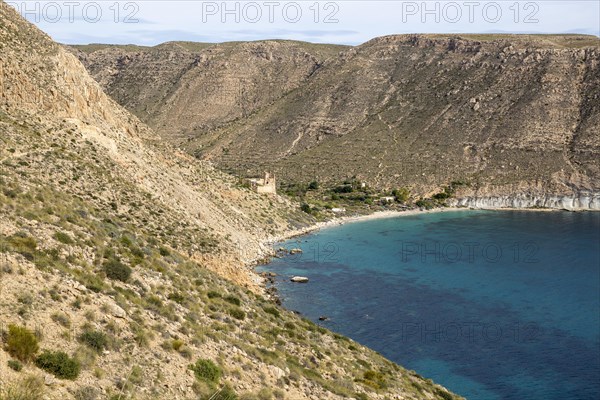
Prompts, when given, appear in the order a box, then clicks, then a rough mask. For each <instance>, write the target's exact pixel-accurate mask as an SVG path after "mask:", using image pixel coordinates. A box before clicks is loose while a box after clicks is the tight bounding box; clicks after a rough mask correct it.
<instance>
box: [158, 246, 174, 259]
mask: <svg viewBox="0 0 600 400" xmlns="http://www.w3.org/2000/svg"><path fill="white" fill-rule="evenodd" d="M158 253H159V254H160V255H161V256H163V257H168V256H170V255H171V252H170V251H169V249H167V248H166V247H160V248H159V249H158Z"/></svg>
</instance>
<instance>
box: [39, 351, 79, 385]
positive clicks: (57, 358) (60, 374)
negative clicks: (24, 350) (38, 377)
mask: <svg viewBox="0 0 600 400" xmlns="http://www.w3.org/2000/svg"><path fill="white" fill-rule="evenodd" d="M35 365H37V366H38V368H41V369H43V370H44V371H46V372H49V373H51V374H52V375H54V376H56V377H57V378H60V379H72V380H73V379H76V378H77V377H78V376H79V370H80V366H79V363H78V362H77V361H76V360H74V359H72V358H71V357H69V356H68V355H67V353H64V352H62V351H56V352H51V351H47V350H46V351H44V352H43V353H42V354H40V355H39V356H38V358H36V360H35Z"/></svg>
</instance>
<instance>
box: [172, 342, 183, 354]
mask: <svg viewBox="0 0 600 400" xmlns="http://www.w3.org/2000/svg"><path fill="white" fill-rule="evenodd" d="M183 345H184V343H183V340H179V339H175V340H173V342H171V347H173V350H175V351H179V350H181V348H182V347H183Z"/></svg>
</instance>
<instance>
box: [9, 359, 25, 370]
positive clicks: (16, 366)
mask: <svg viewBox="0 0 600 400" xmlns="http://www.w3.org/2000/svg"><path fill="white" fill-rule="evenodd" d="M6 364H7V365H8V367H9V368H10V369H12V370H13V371H17V372H19V371H21V370H22V369H23V364H21V362H20V361H19V360H8V362H7V363H6Z"/></svg>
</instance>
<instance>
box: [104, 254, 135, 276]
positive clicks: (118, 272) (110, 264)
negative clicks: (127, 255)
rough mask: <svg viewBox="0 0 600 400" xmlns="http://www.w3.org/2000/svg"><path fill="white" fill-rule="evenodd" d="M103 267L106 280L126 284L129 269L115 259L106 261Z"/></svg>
mask: <svg viewBox="0 0 600 400" xmlns="http://www.w3.org/2000/svg"><path fill="white" fill-rule="evenodd" d="M103 267H104V272H105V273H106V276H107V277H108V278H110V279H113V280H118V281H121V282H127V281H128V280H129V277H130V276H131V272H132V271H131V268H129V267H128V266H127V265H125V264H123V263H122V262H121V261H119V260H117V259H115V258H110V259H108V260H106V261H105V262H104V265H103Z"/></svg>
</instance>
